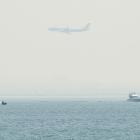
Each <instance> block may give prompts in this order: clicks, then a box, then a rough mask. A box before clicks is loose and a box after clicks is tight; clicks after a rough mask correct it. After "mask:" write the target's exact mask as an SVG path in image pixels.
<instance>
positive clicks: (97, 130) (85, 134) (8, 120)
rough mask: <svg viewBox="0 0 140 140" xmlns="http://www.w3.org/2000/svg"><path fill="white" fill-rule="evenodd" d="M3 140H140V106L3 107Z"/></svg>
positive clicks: (57, 104)
mask: <svg viewBox="0 0 140 140" xmlns="http://www.w3.org/2000/svg"><path fill="white" fill-rule="evenodd" d="M0 140H140V103H138V102H137V103H133V102H126V101H11V102H8V104H7V105H6V106H3V105H0Z"/></svg>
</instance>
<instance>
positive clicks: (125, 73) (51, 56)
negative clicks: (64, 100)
mask: <svg viewBox="0 0 140 140" xmlns="http://www.w3.org/2000/svg"><path fill="white" fill-rule="evenodd" d="M139 5H140V1H139V0H12V1H11V0H1V1H0V95H54V96H59V95H66V96H67V95H82V96H83V95H93V96H96V95H97V93H98V94H99V95H102V94H101V93H103V94H104V95H107V94H108V93H109V94H111V93H112V94H121V93H122V92H126V93H127V92H128V91H129V90H133V89H138V88H139V85H140V77H139V75H140V64H139V60H140V48H139V47H140V41H139V38H140V8H139ZM89 22H90V23H92V26H91V29H90V31H88V32H82V33H72V34H71V35H66V34H63V33H54V32H49V31H48V28H49V27H54V26H56V27H57V26H62V27H67V26H69V27H83V26H84V25H86V24H87V23H89ZM138 91H139V90H138Z"/></svg>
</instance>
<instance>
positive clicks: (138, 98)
mask: <svg viewBox="0 0 140 140" xmlns="http://www.w3.org/2000/svg"><path fill="white" fill-rule="evenodd" d="M127 101H130V102H140V96H139V95H137V94H136V93H135V92H132V93H130V94H129V99H128V100H127Z"/></svg>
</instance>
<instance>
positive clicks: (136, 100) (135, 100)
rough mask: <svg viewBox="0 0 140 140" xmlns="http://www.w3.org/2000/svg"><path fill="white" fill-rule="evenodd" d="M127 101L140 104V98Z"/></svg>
mask: <svg viewBox="0 0 140 140" xmlns="http://www.w3.org/2000/svg"><path fill="white" fill-rule="evenodd" d="M127 101H129V102H140V98H139V99H128V100H127Z"/></svg>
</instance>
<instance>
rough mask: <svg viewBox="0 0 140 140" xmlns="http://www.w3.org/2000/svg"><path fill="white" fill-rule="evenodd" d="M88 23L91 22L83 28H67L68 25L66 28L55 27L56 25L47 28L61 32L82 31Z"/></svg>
mask: <svg viewBox="0 0 140 140" xmlns="http://www.w3.org/2000/svg"><path fill="white" fill-rule="evenodd" d="M90 25H91V24H90V23H88V24H87V25H86V26H85V27H83V28H69V27H66V28H56V27H53V28H48V30H49V31H51V32H62V33H67V34H70V33H71V32H84V31H88V30H89V27H90Z"/></svg>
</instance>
